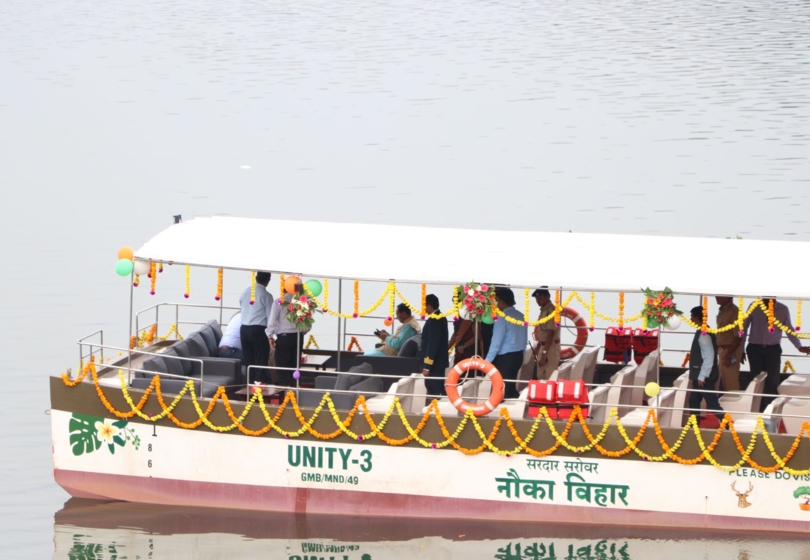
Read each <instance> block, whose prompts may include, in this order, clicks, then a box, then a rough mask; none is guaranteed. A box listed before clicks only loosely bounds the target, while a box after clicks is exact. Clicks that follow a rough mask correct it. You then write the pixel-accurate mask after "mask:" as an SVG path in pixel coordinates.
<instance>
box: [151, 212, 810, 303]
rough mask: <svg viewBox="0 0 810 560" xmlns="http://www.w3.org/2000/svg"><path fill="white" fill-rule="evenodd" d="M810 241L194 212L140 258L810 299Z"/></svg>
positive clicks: (373, 276)
mask: <svg viewBox="0 0 810 560" xmlns="http://www.w3.org/2000/svg"><path fill="white" fill-rule="evenodd" d="M808 253H810V243H804V242H795V241H756V240H731V239H705V238H690V237H652V236H635V235H613V234H611V235H608V234H590V233H553V232H533V231H527V232H520V231H488V230H464V229H445V228H424V227H411V226H394V225H373V224H345V223H325V222H297V221H287V220H257V219H248V218H232V217H212V218H195V219H193V220H190V221H188V222H184V223H181V224H176V225H173V226H171V227H169V228H168V229H166V230H165V231H163V232H161V233H159V234H158V235H157V236H155V237H154V238H153V239H151V240H150V241H149V242H148V243H146V244H145V245H144V246H143V247H141V248H140V249H139V250H137V251H136V252H135V256H136V258H138V259H144V260H154V261H163V262H169V261H171V262H174V263H177V264H190V265H197V266H210V267H221V268H230V269H243V270H268V271H273V272H283V273H301V274H303V275H305V276H308V277H316V278H323V277H327V278H345V279H352V280H354V279H360V280H382V281H388V280H389V279H394V280H397V281H403V282H417V283H421V282H426V283H432V284H440V283H463V282H469V281H471V280H476V281H484V282H490V283H494V284H506V285H511V286H516V287H533V286H540V285H546V286H549V287H550V288H552V289H554V288H557V287H561V288H563V289H565V290H580V291H591V290H595V291H601V290H605V291H616V292H618V291H625V292H634V291H638V290H639V289H640V288H645V287H650V288H653V289H656V290H657V289H663V288H664V287H666V286H668V287H670V288H672V290H673V291H675V292H676V293H678V294H707V295H710V294H713V295H733V296H745V297H759V296H774V297H792V298H804V299H807V298H810V261H807V260H806V258H807V255H808Z"/></svg>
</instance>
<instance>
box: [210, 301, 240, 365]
mask: <svg viewBox="0 0 810 560" xmlns="http://www.w3.org/2000/svg"><path fill="white" fill-rule="evenodd" d="M241 328H242V313H241V312H239V313H237V314H236V315H234V316H233V317H231V322H230V323H228V326H227V327H225V332H223V333H222V340H220V341H219V348H218V349H217V356H218V357H220V358H236V359H237V360H242V363H243V364H244V363H245V360H244V356H243V355H242V337H241V336H240V334H239V332H240V330H241ZM245 365H247V364H245Z"/></svg>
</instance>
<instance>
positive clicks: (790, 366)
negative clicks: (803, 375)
mask: <svg viewBox="0 0 810 560" xmlns="http://www.w3.org/2000/svg"><path fill="white" fill-rule="evenodd" d="M788 371H790V373H796V369H795V368H794V367H793V364H792V363H791V361H790V360H786V361H785V367H783V368H782V373H787V372H788Z"/></svg>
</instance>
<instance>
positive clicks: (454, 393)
mask: <svg viewBox="0 0 810 560" xmlns="http://www.w3.org/2000/svg"><path fill="white" fill-rule="evenodd" d="M471 369H474V370H476V371H480V372H481V373H483V374H484V375H486V376H487V378H489V381H490V383H492V391H491V392H490V393H489V398H488V399H487V400H486V402H483V403H481V404H478V405H471V404H470V403H468V402H467V401H465V400H464V399H462V398H461V397H460V396H459V394H458V381H459V379H461V376H462V375H464V374H465V373H467V372H468V371H469V370H471ZM444 387H445V389H446V390H447V398H448V399H449V400H450V402H451V403H453V406H455V407H456V409H457V410H458V411H459V412H461V413H462V414H466V413H467V410H469V409H472V411H473V414H475V415H476V416H484V415H486V414H489V413H490V412H492V411H493V410H495V408H496V407H497V406H498V405H499V404H501V401H502V400H503V395H504V382H503V377H502V376H501V372H499V371H498V368H496V367H495V366H494V365H492V364H491V363H490V362H488V361H486V360H484V359H483V358H467V359H466V360H462V361H460V362H459V363H457V364H456V365H455V366H453V369H451V370H450V373H449V374H447V380H446V381H445V382H444Z"/></svg>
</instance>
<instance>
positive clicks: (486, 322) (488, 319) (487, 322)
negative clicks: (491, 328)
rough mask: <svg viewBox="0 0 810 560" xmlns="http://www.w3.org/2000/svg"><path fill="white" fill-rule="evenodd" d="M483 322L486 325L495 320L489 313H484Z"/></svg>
mask: <svg viewBox="0 0 810 560" xmlns="http://www.w3.org/2000/svg"><path fill="white" fill-rule="evenodd" d="M481 322H482V323H484V324H485V325H491V324H492V323H494V322H495V321H494V320H493V319H492V317H490V316H489V315H484V316H483V317H481Z"/></svg>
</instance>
